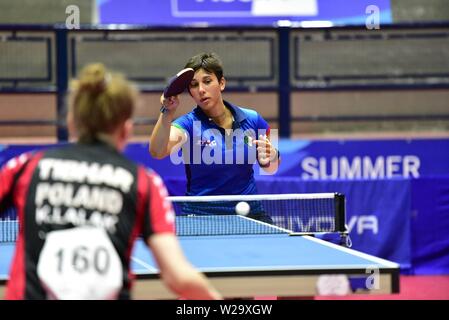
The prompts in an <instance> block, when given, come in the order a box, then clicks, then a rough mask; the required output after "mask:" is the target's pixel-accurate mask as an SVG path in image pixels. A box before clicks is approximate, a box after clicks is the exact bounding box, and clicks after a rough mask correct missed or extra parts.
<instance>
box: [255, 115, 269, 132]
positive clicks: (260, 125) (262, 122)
mask: <svg viewBox="0 0 449 320" xmlns="http://www.w3.org/2000/svg"><path fill="white" fill-rule="evenodd" d="M257 129H258V130H261V129H262V130H266V135H267V136H270V125H269V124H268V122H266V121H265V119H264V118H263V117H262V116H261V115H260V114H259V113H257Z"/></svg>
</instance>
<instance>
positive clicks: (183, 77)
mask: <svg viewBox="0 0 449 320" xmlns="http://www.w3.org/2000/svg"><path fill="white" fill-rule="evenodd" d="M194 74H195V71H194V70H193V69H192V68H185V69H182V70H181V71H179V72H178V73H177V74H176V75H175V76H174V77H172V78H170V79H169V80H168V84H167V86H166V87H165V89H164V97H165V98H168V97H173V96H177V95H178V94H180V93H183V92H184V90H185V89H186V88H187V87H188V86H189V84H190V81H192V79H193V75H194Z"/></svg>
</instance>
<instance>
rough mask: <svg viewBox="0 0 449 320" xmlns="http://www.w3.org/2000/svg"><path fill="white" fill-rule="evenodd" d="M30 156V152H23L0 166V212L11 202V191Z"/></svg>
mask: <svg viewBox="0 0 449 320" xmlns="http://www.w3.org/2000/svg"><path fill="white" fill-rule="evenodd" d="M30 158H31V153H24V154H22V155H20V156H18V157H15V158H12V159H10V160H9V161H8V162H6V164H5V165H4V166H3V167H1V168H0V214H1V212H2V211H3V210H2V209H5V208H7V207H8V206H9V205H12V204H13V203H12V201H13V197H12V191H13V189H14V186H15V183H16V181H17V179H18V177H19V175H20V173H21V172H22V171H23V169H24V167H25V164H26V163H27V162H28V160H29V159H30Z"/></svg>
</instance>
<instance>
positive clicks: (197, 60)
mask: <svg viewBox="0 0 449 320" xmlns="http://www.w3.org/2000/svg"><path fill="white" fill-rule="evenodd" d="M184 68H192V69H193V70H195V72H196V71H197V70H199V69H204V70H206V71H207V72H210V73H213V74H215V75H216V76H217V79H218V81H220V80H221V78H223V64H222V62H221V60H220V57H219V56H218V55H217V54H216V53H214V52H209V53H206V52H203V53H199V54H197V55H195V56H193V57H192V58H190V59H189V61H188V62H187V63H186V65H185V67H184Z"/></svg>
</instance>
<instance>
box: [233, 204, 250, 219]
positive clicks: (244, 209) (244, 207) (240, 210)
mask: <svg viewBox="0 0 449 320" xmlns="http://www.w3.org/2000/svg"><path fill="white" fill-rule="evenodd" d="M250 210H251V208H250V206H249V204H248V202H245V201H241V202H239V203H237V205H236V206H235V212H237V214H241V215H243V216H246V215H247V214H248V213H249V211H250Z"/></svg>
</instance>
